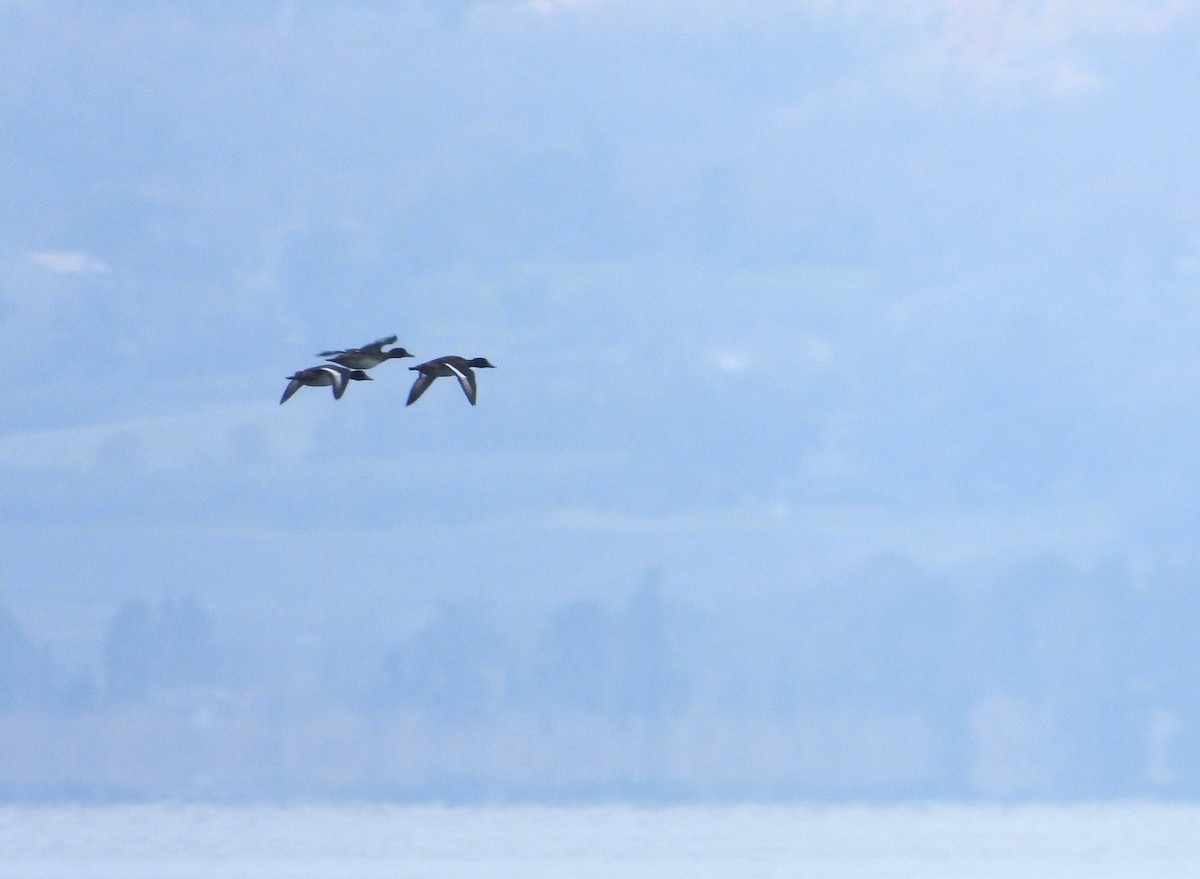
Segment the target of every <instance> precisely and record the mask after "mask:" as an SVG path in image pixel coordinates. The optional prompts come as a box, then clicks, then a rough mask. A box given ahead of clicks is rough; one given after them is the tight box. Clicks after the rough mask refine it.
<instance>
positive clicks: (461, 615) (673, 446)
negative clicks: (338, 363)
mask: <svg viewBox="0 0 1200 879" xmlns="http://www.w3.org/2000/svg"><path fill="white" fill-rule="evenodd" d="M1198 39H1200V3H1197V2H1194V0H1162V2H1138V0H1125V2H1118V0H1088V2H1085V0H1063V2H1057V3H1039V2H1019V0H992V2H987V0H977V2H948V0H916V2H912V0H910V2H877V3H856V2H847V3H840V4H831V3H826V2H822V0H756V2H752V3H745V4H732V5H731V4H724V3H716V2H708V0H661V2H655V3H635V2H627V0H529V2H515V0H514V2H508V0H494V2H472V0H460V2H442V3H434V2H419V0H412V2H399V3H394V4H385V3H361V4H338V3H334V4H317V3H304V2H247V3H237V4H230V3H224V4H212V3H199V2H180V3H175V4H170V5H169V6H166V7H164V6H163V5H162V4H155V3H141V2H135V3H126V4H122V5H121V6H120V8H119V9H111V8H108V7H106V6H103V5H101V4H95V3H89V2H56V0H45V2H38V0H7V2H0V193H2V194H3V198H0V345H2V346H3V350H4V351H5V354H6V356H7V363H8V367H9V381H8V383H7V392H6V402H5V404H4V405H3V406H0V796H2V797H4V798H6V799H10V800H29V799H58V798H99V799H108V798H127V797H131V798H158V797H183V798H213V799H234V800H236V799H255V798H263V797H267V798H283V799H287V798H297V797H301V798H303V797H308V798H311V797H333V798H340V797H354V798H361V797H368V798H376V797H378V798H397V799H454V800H476V799H489V800H508V799H512V800H524V799H532V800H546V801H558V800H571V801H576V800H588V799H622V798H632V799H638V800H646V799H649V800H720V799H764V800H768V799H771V800H776V799H798V800H825V799H846V798H857V799H890V798H898V797H926V796H932V797H947V798H964V797H972V798H974V797H978V798H1030V799H1041V798H1088V797H1116V796H1122V797H1123V796H1154V797H1194V796H1196V795H1197V794H1200V644H1198V643H1197V638H1196V634H1197V631H1198V627H1200V594H1198V593H1197V589H1196V586H1197V582H1198V574H1200V552H1198V551H1197V547H1196V539H1195V538H1196V521H1197V512H1198V511H1200V504H1198V501H1197V496H1196V486H1197V485H1198V484H1200V480H1198V477H1200V458H1198V456H1197V454H1196V452H1197V442H1196V425H1197V416H1198V414H1200V387H1198V383H1197V378H1198V377H1200V301H1198V297H1200V170H1198V169H1200V92H1198V91H1197V89H1196V88H1195V83H1196V82H1197V80H1198V77H1200V60H1198V58H1200V56H1198V55H1197V53H1196V51H1195V47H1196V45H1197V44H1198ZM391 333H395V334H397V335H398V336H399V344H400V345H402V346H404V347H406V348H407V349H408V350H410V351H412V352H413V353H414V354H415V355H416V356H417V360H413V361H396V362H389V363H385V364H383V365H381V366H380V367H378V368H377V369H375V370H374V371H373V372H372V375H373V377H374V379H375V380H374V381H373V382H371V383H357V384H355V385H353V386H352V387H350V388H349V389H348V391H347V393H346V395H345V397H344V398H343V399H341V400H340V401H337V402H336V403H335V402H334V401H333V400H332V398H331V397H330V395H329V392H328V390H327V389H321V388H318V389H302V391H301V392H300V393H299V394H297V395H296V397H295V398H293V399H292V400H290V401H289V402H288V403H287V404H286V405H285V406H282V407H281V406H279V405H278V400H279V395H280V394H281V393H282V390H283V386H284V385H285V384H286V380H285V376H287V375H289V374H290V373H292V372H293V371H294V370H296V369H299V368H303V367H306V366H311V365H313V364H315V363H317V362H318V359H319V358H316V357H315V356H314V352H316V351H321V350H325V349H328V348H341V347H347V346H353V345H360V344H364V343H366V342H369V341H371V340H373V339H375V338H378V337H380V336H384V335H388V334H391ZM443 354H461V355H464V356H467V357H473V356H486V357H487V358H489V359H490V360H491V361H492V362H493V363H495V364H496V366H497V368H496V369H495V370H483V371H481V373H480V376H479V403H478V406H477V407H471V406H469V405H468V404H467V403H466V401H465V400H464V399H463V397H462V394H461V393H460V392H459V390H458V389H457V388H456V387H455V386H454V384H453V383H452V382H450V381H449V380H443V381H441V382H437V383H435V385H434V386H433V388H432V389H431V390H430V391H429V392H428V393H427V394H426V395H425V396H424V397H422V399H421V401H420V402H419V403H418V404H417V405H414V406H413V407H412V408H409V409H406V408H405V407H404V399H405V396H406V394H407V392H408V387H409V384H410V381H409V378H408V377H409V376H410V375H412V374H411V373H409V372H408V371H407V370H406V369H405V368H404V367H406V366H408V365H410V364H412V363H415V362H419V361H421V360H425V359H429V358H432V357H436V356H440V355H443Z"/></svg>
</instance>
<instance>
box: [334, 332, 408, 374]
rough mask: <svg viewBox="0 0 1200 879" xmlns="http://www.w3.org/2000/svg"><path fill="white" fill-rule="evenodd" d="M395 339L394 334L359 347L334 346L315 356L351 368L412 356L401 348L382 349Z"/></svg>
mask: <svg viewBox="0 0 1200 879" xmlns="http://www.w3.org/2000/svg"><path fill="white" fill-rule="evenodd" d="M395 341H396V337H395V336H388V337H387V338H385V339H376V340H375V341H374V342H372V343H371V344H370V345H363V346H362V347H361V348H336V349H334V350H332V351H322V352H321V353H320V354H318V355H317V356H318V357H324V358H325V359H327V360H328V361H329V362H330V363H338V364H341V365H342V366H348V367H350V368H351V369H370V368H371V367H373V366H378V365H379V364H381V363H383V361H385V360H391V359H392V358H393V357H412V355H411V354H409V353H408V352H407V351H405V350H404V349H403V348H391V349H389V350H387V351H384V350H383V346H384V345H391V344H392V343H394V342H395Z"/></svg>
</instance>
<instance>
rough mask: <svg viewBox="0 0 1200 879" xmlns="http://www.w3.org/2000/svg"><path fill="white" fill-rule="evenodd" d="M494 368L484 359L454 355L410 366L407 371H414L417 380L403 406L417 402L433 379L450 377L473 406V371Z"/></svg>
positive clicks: (474, 388)
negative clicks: (456, 380) (459, 386)
mask: <svg viewBox="0 0 1200 879" xmlns="http://www.w3.org/2000/svg"><path fill="white" fill-rule="evenodd" d="M494 368H495V367H494V366H493V365H492V364H491V363H488V361H487V358H486V357H473V358H472V359H470V360H468V359H467V358H465V357H457V356H455V355H450V356H448V357H438V358H436V359H434V360H430V361H427V362H425V363H418V364H417V365H416V366H410V367H409V369H411V370H415V371H416V372H417V373H418V375H417V380H416V381H415V382H413V386H412V390H411V391H409V392H408V402H407V403H405V404H404V405H405V406H411V405H412V404H413V403H415V402H417V399H418V398H419V397H420V396H421V395H422V394H423V393H425V391H426V390H427V389H428V388H429V386H430V385H431V384H433V380H434V379H435V378H440V377H442V376H451V375H452V376H454V377H455V378H456V379H458V383H459V385H461V386H462V389H463V393H464V394H466V395H467V399H468V400H469V401H470V403H471V405H472V406H474V405H475V396H476V387H475V373H474V370H476V369H494Z"/></svg>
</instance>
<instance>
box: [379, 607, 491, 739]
mask: <svg viewBox="0 0 1200 879" xmlns="http://www.w3.org/2000/svg"><path fill="white" fill-rule="evenodd" d="M380 671H381V674H380V685H379V688H378V697H379V701H380V702H381V703H382V704H384V705H416V706H420V707H422V708H425V709H427V710H429V711H431V712H434V713H437V714H441V715H445V716H449V717H465V716H473V715H478V714H482V713H486V712H487V711H489V710H491V709H493V708H495V707H497V706H498V704H499V703H500V700H501V699H502V698H503V697H504V696H505V694H506V693H507V690H508V684H509V678H510V672H511V654H510V648H509V644H508V639H507V638H506V637H505V636H504V634H503V633H502V632H501V631H500V630H499V628H498V627H497V626H496V624H495V622H494V621H493V620H492V619H491V617H490V615H489V614H488V613H486V612H485V611H483V610H480V609H479V608H476V607H468V606H464V605H447V606H444V607H443V608H442V609H441V611H440V612H439V613H438V615H437V617H436V618H435V619H433V620H432V621H431V622H429V623H428V624H427V625H425V626H424V627H423V628H421V629H420V630H418V631H417V632H416V633H414V634H413V635H412V636H411V637H409V638H407V639H405V640H403V641H401V642H400V643H398V644H397V645H396V646H395V647H393V648H392V649H391V650H390V651H389V652H388V653H387V655H386V656H385V657H384V660H383V662H382V665H381V669H380Z"/></svg>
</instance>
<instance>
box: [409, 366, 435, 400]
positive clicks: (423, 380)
mask: <svg viewBox="0 0 1200 879" xmlns="http://www.w3.org/2000/svg"><path fill="white" fill-rule="evenodd" d="M435 378H437V376H435V375H430V374H429V373H427V372H419V373H418V374H417V380H416V381H415V382H413V386H412V390H411V391H409V392H408V402H407V403H405V404H404V405H405V406H411V405H412V404H413V403H415V402H417V398H419V397H420V396H421V395H422V394H423V393H425V391H426V390H427V389H428V388H429V386H430V385H431V384H433V380H434V379H435Z"/></svg>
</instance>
